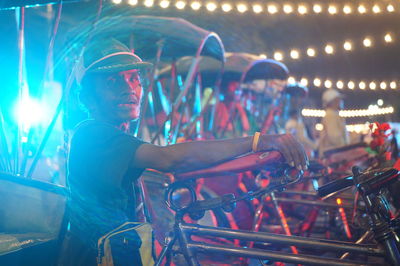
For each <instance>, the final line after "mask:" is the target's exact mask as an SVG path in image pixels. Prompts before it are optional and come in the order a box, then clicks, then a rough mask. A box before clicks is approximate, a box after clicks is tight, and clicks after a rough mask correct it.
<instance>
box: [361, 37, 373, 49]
mask: <svg viewBox="0 0 400 266" xmlns="http://www.w3.org/2000/svg"><path fill="white" fill-rule="evenodd" d="M363 45H364V46H365V47H371V46H372V40H371V38H368V37H367V38H365V39H364V40H363Z"/></svg>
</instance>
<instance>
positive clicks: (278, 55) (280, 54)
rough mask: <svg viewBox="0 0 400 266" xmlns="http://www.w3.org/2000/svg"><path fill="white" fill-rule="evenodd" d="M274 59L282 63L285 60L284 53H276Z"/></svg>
mask: <svg viewBox="0 0 400 266" xmlns="http://www.w3.org/2000/svg"><path fill="white" fill-rule="evenodd" d="M274 59H275V60H276V61H282V60H283V53H282V52H275V53H274Z"/></svg>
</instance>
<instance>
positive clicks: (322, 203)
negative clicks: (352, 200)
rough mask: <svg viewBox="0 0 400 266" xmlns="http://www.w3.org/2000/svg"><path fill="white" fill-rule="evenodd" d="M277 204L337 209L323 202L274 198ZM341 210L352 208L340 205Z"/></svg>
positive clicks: (333, 204)
mask: <svg viewBox="0 0 400 266" xmlns="http://www.w3.org/2000/svg"><path fill="white" fill-rule="evenodd" d="M276 200H277V201H278V202H288V203H296V204H297V203H298V204H306V205H312V206H319V207H326V208H339V206H338V205H337V204H336V203H330V202H323V201H315V200H303V199H288V198H276ZM341 207H342V208H345V209H352V208H353V206H352V205H349V204H343V205H341Z"/></svg>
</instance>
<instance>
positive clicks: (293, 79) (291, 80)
mask: <svg viewBox="0 0 400 266" xmlns="http://www.w3.org/2000/svg"><path fill="white" fill-rule="evenodd" d="M288 83H289V84H294V83H296V79H295V78H294V77H289V78H288Z"/></svg>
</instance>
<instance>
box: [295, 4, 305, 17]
mask: <svg viewBox="0 0 400 266" xmlns="http://www.w3.org/2000/svg"><path fill="white" fill-rule="evenodd" d="M297 12H299V14H300V15H304V14H307V7H306V6H305V5H299V7H298V8H297Z"/></svg>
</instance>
